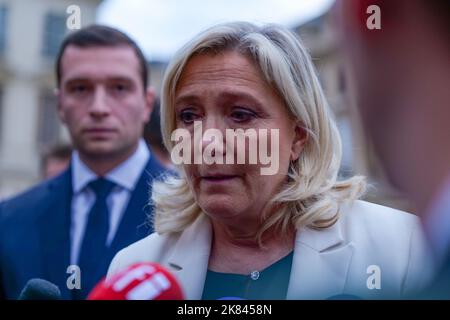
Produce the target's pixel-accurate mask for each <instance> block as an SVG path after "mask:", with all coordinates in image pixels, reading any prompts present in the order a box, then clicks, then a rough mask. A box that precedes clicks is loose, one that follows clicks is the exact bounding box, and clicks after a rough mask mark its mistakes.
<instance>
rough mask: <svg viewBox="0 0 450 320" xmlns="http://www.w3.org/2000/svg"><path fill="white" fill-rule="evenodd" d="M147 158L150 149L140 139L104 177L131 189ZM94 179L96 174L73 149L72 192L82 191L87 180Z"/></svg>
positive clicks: (148, 157)
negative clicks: (123, 158)
mask: <svg viewBox="0 0 450 320" xmlns="http://www.w3.org/2000/svg"><path fill="white" fill-rule="evenodd" d="M149 159H150V151H149V149H148V147H147V145H146V144H145V142H144V140H142V139H140V140H139V143H138V147H137V149H136V151H135V152H134V153H133V154H132V155H131V157H129V158H128V159H127V160H125V161H124V162H122V163H121V164H120V165H118V166H117V167H115V168H114V169H113V170H111V171H110V172H108V173H107V174H106V176H105V178H106V179H108V180H110V181H112V182H114V183H116V184H117V185H119V186H121V187H123V188H125V189H128V190H129V191H131V190H133V189H134V187H135V186H136V183H137V181H138V180H139V177H140V176H141V173H142V171H143V170H144V168H145V166H146V165H147V162H148V160H149ZM95 179H97V175H96V174H95V173H94V172H93V171H92V170H91V169H89V168H88V167H87V166H86V165H85V164H84V163H83V161H81V159H80V156H79V154H78V152H77V151H75V152H74V153H73V157H72V188H73V192H74V193H78V192H80V191H82V190H83V189H84V188H85V187H86V185H87V184H88V183H89V182H91V181H93V180H95Z"/></svg>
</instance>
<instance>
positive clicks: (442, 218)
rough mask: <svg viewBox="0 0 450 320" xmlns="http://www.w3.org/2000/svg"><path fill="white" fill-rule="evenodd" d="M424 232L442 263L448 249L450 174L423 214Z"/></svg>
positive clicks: (449, 246)
mask: <svg viewBox="0 0 450 320" xmlns="http://www.w3.org/2000/svg"><path fill="white" fill-rule="evenodd" d="M425 233H426V234H427V236H428V238H429V240H430V243H431V246H432V247H433V249H434V253H435V254H436V259H437V263H438V264H440V263H442V262H443V261H442V260H443V259H444V258H446V255H447V254H448V251H449V250H450V175H449V176H448V177H447V180H446V182H445V183H444V185H443V187H442V188H441V190H440V192H439V193H438V194H437V196H436V197H435V198H434V200H433V201H432V202H431V206H430V208H429V209H428V210H427V212H426V214H425Z"/></svg>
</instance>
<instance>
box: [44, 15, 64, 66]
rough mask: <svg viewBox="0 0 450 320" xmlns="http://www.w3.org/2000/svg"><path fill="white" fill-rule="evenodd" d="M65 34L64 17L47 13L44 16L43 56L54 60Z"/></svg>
mask: <svg viewBox="0 0 450 320" xmlns="http://www.w3.org/2000/svg"><path fill="white" fill-rule="evenodd" d="M65 32H66V16H65V15H57V14H54V13H48V14H47V15H46V16H45V25H44V41H43V48H42V49H43V52H42V53H43V54H44V56H46V57H49V58H54V57H56V55H57V54H58V50H59V46H60V45H61V43H62V41H63V39H64V35H65Z"/></svg>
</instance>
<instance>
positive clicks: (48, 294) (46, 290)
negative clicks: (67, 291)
mask: <svg viewBox="0 0 450 320" xmlns="http://www.w3.org/2000/svg"><path fill="white" fill-rule="evenodd" d="M60 299H61V291H59V288H58V287H57V286H56V285H54V284H53V283H51V282H49V281H47V280H43V279H37V278H36V279H31V280H29V281H28V282H27V284H26V285H25V287H24V288H23V290H22V292H21V293H20V295H19V298H18V300H60Z"/></svg>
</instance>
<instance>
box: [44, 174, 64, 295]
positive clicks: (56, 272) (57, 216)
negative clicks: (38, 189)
mask: <svg viewBox="0 0 450 320" xmlns="http://www.w3.org/2000/svg"><path fill="white" fill-rule="evenodd" d="M47 192H48V195H46V196H45V197H44V199H45V201H46V208H44V210H43V211H42V215H41V216H40V218H39V220H38V224H39V230H40V239H41V249H42V259H43V264H42V265H43V268H44V274H45V279H46V280H48V281H50V282H52V283H54V284H56V285H57V286H58V287H59V288H60V290H61V294H62V297H63V298H64V299H70V298H71V294H70V292H69V291H68V289H67V285H66V280H67V278H68V276H69V275H68V274H67V273H66V270H67V267H68V266H69V265H70V212H71V199H72V178H71V169H70V168H69V169H68V170H66V171H65V172H64V173H63V174H62V175H61V176H60V177H58V178H56V179H55V180H53V181H50V182H49V185H48V189H47Z"/></svg>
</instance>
